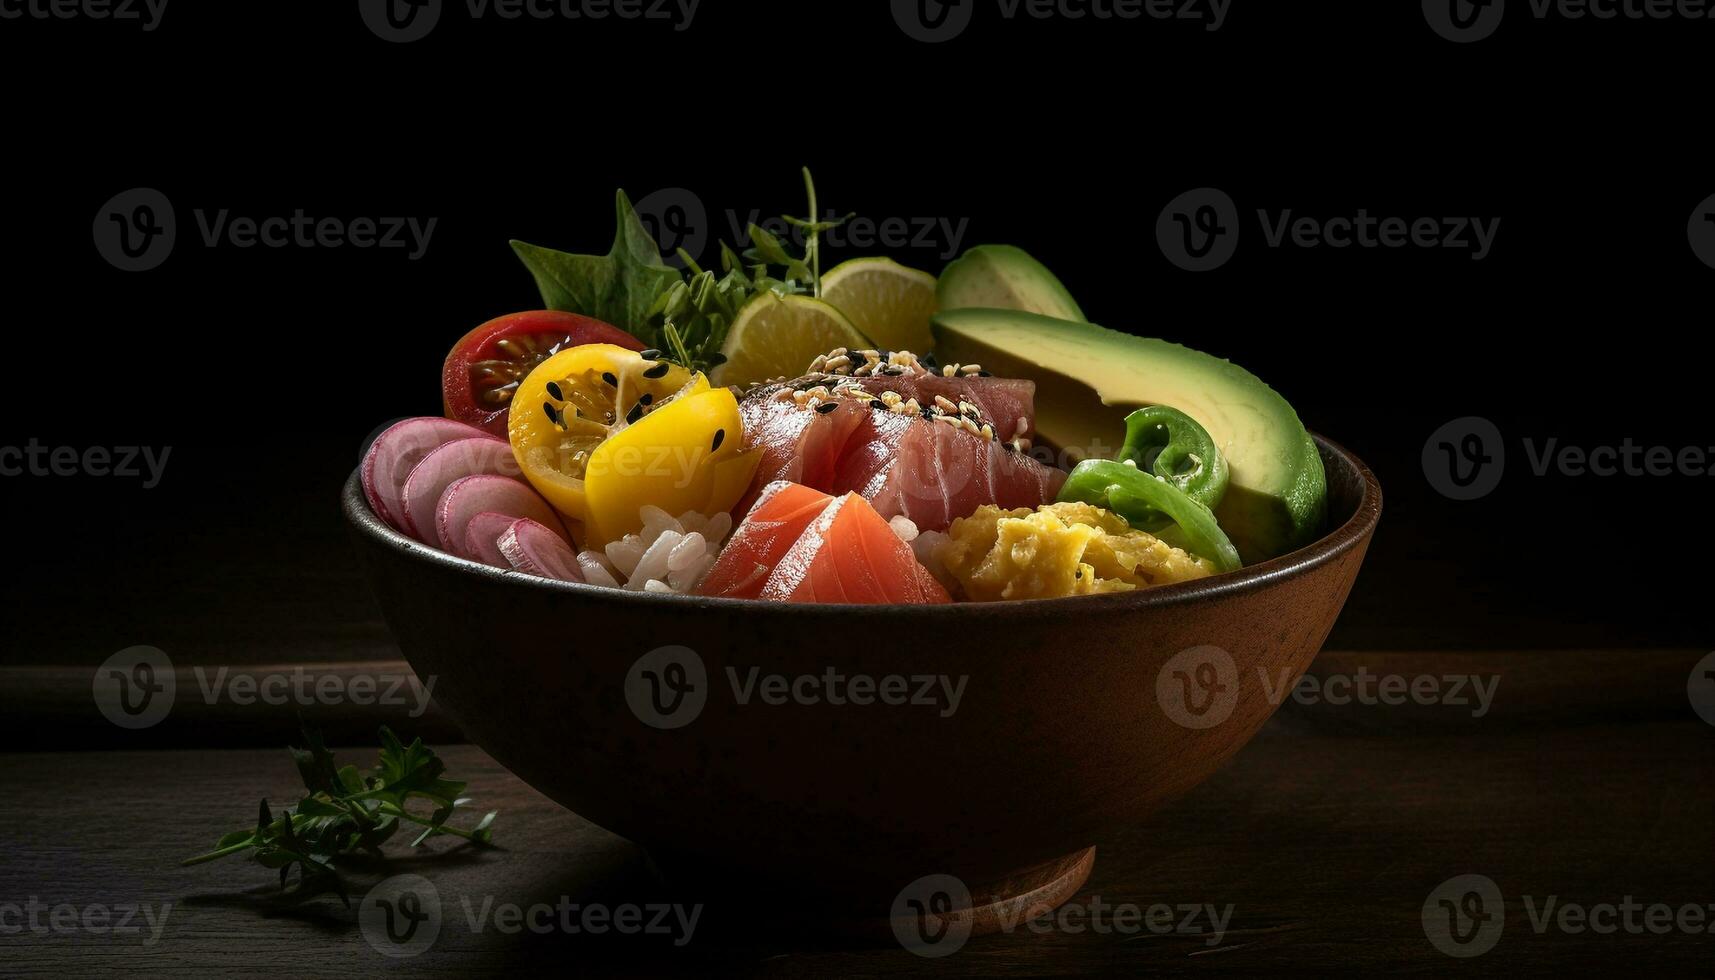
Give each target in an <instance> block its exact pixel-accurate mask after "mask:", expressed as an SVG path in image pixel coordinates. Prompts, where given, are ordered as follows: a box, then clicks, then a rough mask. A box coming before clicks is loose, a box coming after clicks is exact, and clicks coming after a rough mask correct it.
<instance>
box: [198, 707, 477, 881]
mask: <svg viewBox="0 0 1715 980" xmlns="http://www.w3.org/2000/svg"><path fill="white" fill-rule="evenodd" d="M303 734H304V744H305V745H306V746H308V748H307V749H297V748H293V749H291V753H292V760H293V761H294V762H296V763H297V765H298V774H299V775H300V776H302V777H303V780H304V788H305V789H307V790H308V791H309V792H308V795H306V796H305V797H304V798H303V799H302V800H300V801H298V805H297V806H296V807H294V808H292V809H289V810H286V811H284V812H283V813H281V814H280V816H278V817H275V816H273V815H272V813H271V812H270V810H269V809H268V801H267V800H266V799H264V800H263V801H262V805H261V808H260V812H259V813H258V814H257V818H256V827H255V829H253V830H237V831H233V832H232V833H230V834H227V835H226V836H224V837H222V838H221V839H220V840H219V841H216V842H215V845H214V850H212V851H210V852H208V853H207V854H200V855H198V856H196V857H193V858H187V859H186V860H184V861H183V862H181V865H192V864H202V863H204V862H207V861H213V860H215V859H216V858H223V857H226V856H228V855H231V854H239V853H243V852H246V851H255V858H256V860H257V861H258V862H259V863H260V864H261V865H262V866H263V867H267V868H278V869H280V887H281V888H285V887H286V883H287V878H288V876H289V874H290V872H291V870H292V868H293V866H296V867H297V868H298V885H297V887H296V888H294V889H291V890H290V891H291V893H292V894H293V895H294V896H295V897H299V898H305V897H309V896H311V895H314V894H320V893H323V892H329V891H331V892H334V893H335V894H337V895H339V897H340V900H341V901H343V902H345V903H346V904H347V905H348V906H349V905H350V904H351V902H350V899H348V898H347V897H346V891H345V886H344V883H343V882H342V881H341V879H340V877H339V873H338V872H337V871H335V870H334V867H333V862H334V861H335V859H337V858H339V857H341V856H343V855H347V854H352V853H356V852H360V851H361V852H366V853H369V854H371V855H375V856H378V857H379V856H380V855H381V845H382V844H384V843H386V842H387V840H388V839H389V838H391V837H392V836H393V835H394V834H395V833H397V832H398V830H399V828H400V826H401V825H402V823H413V824H417V825H418V826H421V827H423V828H424V829H423V832H422V833H421V834H419V835H418V836H417V839H416V840H414V841H412V842H411V846H412V847H416V846H417V845H418V844H421V843H423V841H425V840H427V839H429V838H430V837H434V836H438V835H442V834H451V835H452V836H454V837H461V838H463V839H464V840H467V841H469V842H471V843H472V844H478V845H486V844H491V843H492V842H493V839H494V832H493V831H492V830H490V829H489V828H490V826H491V825H492V824H493V823H494V818H495V816H496V815H497V813H498V812H499V811H490V812H489V813H488V814H487V815H486V816H484V817H483V818H482V819H481V820H480V821H478V822H477V825H476V826H475V827H472V828H471V829H469V830H465V829H462V828H459V827H452V826H448V825H447V823H446V821H447V818H449V817H451V816H452V814H453V811H454V810H455V809H457V808H458V807H461V806H464V805H465V804H467V803H469V802H470V800H468V799H465V798H464V797H463V796H462V794H463V793H464V790H465V784H464V783H462V782H459V781H457V780H451V779H445V778H442V774H443V773H444V772H446V768H447V767H446V764H445V763H443V762H442V761H441V760H440V758H439V757H438V756H436V755H435V753H434V750H432V749H430V748H429V747H428V746H426V745H424V744H423V740H422V739H420V738H419V739H415V740H413V741H412V742H411V744H410V745H408V746H407V745H405V744H403V743H401V742H400V741H399V738H398V736H396V735H394V734H393V731H392V730H391V729H389V728H388V727H386V726H385V725H383V726H382V727H381V756H380V760H379V761H378V763H377V765H376V767H375V769H374V770H372V771H370V772H368V773H362V772H359V771H358V769H357V767H356V766H336V765H335V763H334V756H333V753H332V752H330V751H328V748H327V745H326V744H324V743H323V741H322V737H321V734H320V733H319V732H317V731H315V730H314V729H312V728H308V727H305V728H304V730H303ZM412 797H420V798H422V799H425V800H428V801H429V802H431V803H433V804H434V805H435V810H434V812H433V813H432V814H431V815H429V816H427V817H424V816H420V815H418V814H415V813H412V812H410V811H409V810H407V809H406V802H407V801H408V800H410V799H411V798H412Z"/></svg>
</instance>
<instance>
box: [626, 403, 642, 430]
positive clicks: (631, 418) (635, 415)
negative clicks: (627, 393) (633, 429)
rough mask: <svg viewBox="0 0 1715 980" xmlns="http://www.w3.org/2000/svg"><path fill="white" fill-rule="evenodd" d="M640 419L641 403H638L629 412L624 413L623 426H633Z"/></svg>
mask: <svg viewBox="0 0 1715 980" xmlns="http://www.w3.org/2000/svg"><path fill="white" fill-rule="evenodd" d="M642 417H643V403H642V402H638V403H637V404H635V405H633V406H631V411H629V412H626V413H625V424H627V425H635V424H636V423H637V420H638V419H640V418H642Z"/></svg>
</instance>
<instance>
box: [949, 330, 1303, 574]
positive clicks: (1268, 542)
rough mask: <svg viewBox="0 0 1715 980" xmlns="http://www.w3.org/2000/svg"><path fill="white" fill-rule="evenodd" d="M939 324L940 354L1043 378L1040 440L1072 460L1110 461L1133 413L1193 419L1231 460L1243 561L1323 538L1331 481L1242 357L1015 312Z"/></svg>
mask: <svg viewBox="0 0 1715 980" xmlns="http://www.w3.org/2000/svg"><path fill="white" fill-rule="evenodd" d="M932 327H933V330H934V332H935V342H936V350H937V351H939V352H940V353H939V356H940V359H941V360H942V361H945V362H949V363H951V362H955V361H957V362H962V363H966V364H972V363H975V364H981V365H982V366H983V368H984V369H985V370H987V371H989V372H991V373H993V374H996V375H999V376H1001V377H1019V378H1030V379H1032V380H1034V381H1035V382H1036V430H1037V434H1038V437H1039V438H1040V439H1041V440H1043V441H1046V442H1047V443H1049V444H1051V445H1052V446H1053V447H1054V448H1055V449H1058V450H1061V451H1062V452H1063V453H1065V455H1066V456H1067V457H1068V458H1067V460H1066V461H1065V462H1066V465H1070V464H1071V463H1074V462H1076V461H1078V460H1080V459H1084V458H1088V457H1092V456H1095V457H1101V458H1111V457H1112V456H1113V454H1114V453H1116V452H1118V450H1119V447H1120V442H1121V438H1122V436H1123V435H1124V433H1125V416H1126V415H1127V414H1128V413H1130V412H1131V411H1132V410H1134V409H1137V408H1140V407H1142V406H1145V405H1167V406H1169V407H1172V408H1177V409H1178V410H1180V411H1181V412H1184V413H1185V414H1187V415H1189V416H1191V417H1192V418H1194V419H1196V420H1197V422H1198V423H1199V424H1201V425H1202V426H1203V428H1205V429H1207V430H1209V435H1210V436H1211V437H1212V438H1213V439H1214V440H1215V444H1216V445H1217V446H1219V447H1220V449H1221V452H1222V454H1223V455H1224V456H1226V459H1227V467H1228V470H1229V472H1230V474H1231V478H1230V482H1229V483H1228V486H1227V494H1226V496H1225V497H1224V498H1223V499H1222V500H1221V503H1220V506H1218V507H1217V508H1215V517H1216V518H1217V519H1218V520H1219V521H1220V523H1221V528H1222V530H1224V531H1226V532H1227V536H1228V537H1230V538H1231V539H1232V541H1233V544H1234V545H1235V546H1237V548H1238V550H1239V555H1240V557H1242V558H1243V559H1244V560H1245V562H1246V563H1247V564H1248V563H1251V562H1256V561H1262V560H1265V559H1268V558H1273V557H1275V556H1277V555H1282V554H1285V553H1286V552H1288V551H1292V550H1293V549H1295V548H1299V547H1302V546H1303V545H1305V544H1308V543H1310V542H1311V541H1313V540H1315V539H1316V538H1317V537H1318V536H1320V534H1321V533H1322V523H1323V520H1324V517H1325V516H1326V511H1327V495H1328V484H1327V477H1326V475H1325V474H1324V473H1323V471H1322V457H1321V455H1320V454H1318V452H1317V451H1316V443H1315V442H1314V441H1312V440H1311V438H1310V433H1309V432H1307V431H1305V428H1304V423H1302V422H1300V421H1299V420H1298V413H1297V412H1294V411H1293V410H1292V406H1291V405H1289V404H1287V402H1286V399H1284V398H1282V397H1280V395H1279V394H1277V393H1276V392H1275V391H1274V389H1272V388H1270V387H1269V386H1268V385H1266V384H1264V383H1263V382H1262V380H1261V379H1259V378H1258V377H1257V376H1256V375H1254V374H1251V373H1250V372H1249V371H1246V370H1245V369H1244V368H1242V367H1239V366H1238V365H1237V364H1234V363H1232V362H1231V361H1226V360H1222V359H1221V358H1218V357H1214V356H1212V355H1209V354H1204V353H1202V352H1201V351H1195V350H1192V349H1190V348H1189V347H1182V346H1180V345H1178V344H1173V343H1168V342H1167V341H1165V340H1156V339H1153V338H1148V337H1133V336H1131V335H1130V334H1124V333H1120V332H1119V331H1117V330H1109V329H1107V328H1105V327H1098V326H1096V325H1095V324H1093V323H1079V322H1073V321H1070V320H1063V319H1055V318H1052V317H1046V316H1037V315H1035V314H1031V313H1022V312H1019V311H1017V310H994V309H962V310H945V311H942V312H940V313H937V314H936V315H935V318H934V320H933V321H932Z"/></svg>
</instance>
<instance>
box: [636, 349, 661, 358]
mask: <svg viewBox="0 0 1715 980" xmlns="http://www.w3.org/2000/svg"><path fill="white" fill-rule="evenodd" d="M637 356H638V357H641V358H643V359H644V360H645V361H659V360H660V359H661V352H660V351H658V350H656V349H655V348H653V347H651V348H649V349H648V350H646V351H640V352H638V354H637Z"/></svg>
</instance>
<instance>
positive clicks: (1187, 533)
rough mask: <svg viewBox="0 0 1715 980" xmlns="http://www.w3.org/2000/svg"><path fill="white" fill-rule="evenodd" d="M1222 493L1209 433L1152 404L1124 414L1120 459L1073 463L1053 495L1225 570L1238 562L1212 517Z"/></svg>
mask: <svg viewBox="0 0 1715 980" xmlns="http://www.w3.org/2000/svg"><path fill="white" fill-rule="evenodd" d="M1126 461H1129V464H1128V462H1126ZM1226 492H1227V461H1226V459H1225V458H1224V457H1223V456H1222V455H1221V451H1220V449H1218V448H1217V447H1216V446H1215V442H1214V440H1213V439H1211V438H1209V433H1208V432H1207V431H1206V430H1205V429H1204V428H1203V427H1202V426H1201V425H1198V424H1197V422H1196V420H1195V419H1192V418H1191V417H1190V416H1189V415H1186V414H1185V413H1183V412H1180V411H1177V410H1175V409H1171V408H1167V407H1166V406H1159V405H1158V406H1152V407H1149V408H1142V409H1138V410H1137V411H1135V412H1133V413H1131V414H1130V415H1128V416H1126V439H1125V445H1124V446H1123V447H1121V449H1120V459H1119V460H1118V461H1116V460H1109V459H1088V460H1085V461H1084V462H1082V463H1079V464H1078V466H1077V468H1076V469H1074V470H1073V471H1072V475H1071V476H1070V477H1068V478H1067V480H1066V485H1065V486H1064V487H1062V488H1061V490H1060V496H1059V498H1058V499H1059V500H1061V501H1072V500H1076V501H1083V502H1084V503H1089V504H1094V505H1096V506H1097V507H1104V508H1106V509H1108V510H1111V511H1113V512H1114V513H1115V514H1118V515H1119V516H1121V517H1123V518H1125V521H1126V523H1127V524H1130V525H1131V526H1132V527H1135V528H1138V529H1139V530H1144V531H1150V532H1152V533H1154V532H1158V531H1162V532H1165V534H1166V535H1167V536H1168V537H1169V538H1170V543H1174V544H1179V545H1182V546H1183V547H1184V548H1185V550H1187V551H1190V552H1191V553H1192V554H1195V555H1198V556H1200V557H1202V558H1207V559H1209V560H1210V561H1212V562H1214V564H1215V567H1216V569H1218V570H1219V571H1223V572H1230V571H1233V570H1234V569H1237V568H1239V567H1241V566H1242V565H1243V563H1242V562H1241V561H1240V560H1239V552H1238V549H1237V548H1234V547H1233V543H1232V541H1230V540H1228V539H1227V535H1226V532H1224V531H1222V530H1221V525H1220V524H1219V523H1217V522H1216V520H1215V513H1214V507H1215V505H1217V504H1219V503H1220V502H1221V498H1222V496H1224V495H1225V494H1226Z"/></svg>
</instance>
